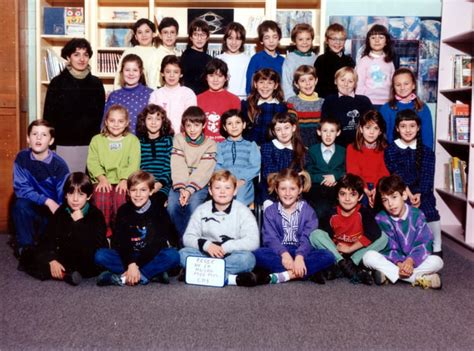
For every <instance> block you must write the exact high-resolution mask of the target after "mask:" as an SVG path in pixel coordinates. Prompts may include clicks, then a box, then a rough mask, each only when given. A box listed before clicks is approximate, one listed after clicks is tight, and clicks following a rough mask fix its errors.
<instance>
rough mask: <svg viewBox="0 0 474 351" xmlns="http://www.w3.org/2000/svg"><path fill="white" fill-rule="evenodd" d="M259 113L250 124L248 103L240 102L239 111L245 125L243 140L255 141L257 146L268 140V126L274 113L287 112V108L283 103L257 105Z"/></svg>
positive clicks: (245, 101)
mask: <svg viewBox="0 0 474 351" xmlns="http://www.w3.org/2000/svg"><path fill="white" fill-rule="evenodd" d="M258 108H259V109H260V113H258V115H257V116H256V118H255V119H254V121H253V122H251V120H250V118H249V116H248V102H247V100H242V102H241V111H242V115H243V116H244V118H245V121H246V123H247V128H246V129H245V130H244V138H245V139H247V140H250V141H255V142H256V143H257V145H259V146H260V145H262V144H263V143H265V142H266V141H268V140H269V137H268V126H269V125H270V122H271V121H272V119H273V116H274V115H275V113H278V112H287V111H288V108H287V107H286V104H285V103H283V102H280V103H277V104H275V103H268V102H264V103H263V104H260V105H258Z"/></svg>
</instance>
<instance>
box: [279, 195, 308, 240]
mask: <svg viewBox="0 0 474 351" xmlns="http://www.w3.org/2000/svg"><path fill="white" fill-rule="evenodd" d="M302 207H303V202H302V201H298V203H297V204H296V209H295V211H293V213H291V214H288V213H287V212H286V211H285V210H284V209H283V206H282V205H281V203H280V202H278V212H279V213H280V215H281V222H282V225H283V242H282V244H283V245H298V243H299V241H298V237H297V235H296V232H297V231H298V223H299V217H300V213H301V208H302Z"/></svg>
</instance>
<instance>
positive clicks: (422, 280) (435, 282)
mask: <svg viewBox="0 0 474 351" xmlns="http://www.w3.org/2000/svg"><path fill="white" fill-rule="evenodd" d="M417 285H418V286H421V287H422V288H423V289H441V287H442V284H441V277H440V276H439V274H438V273H432V274H424V275H422V276H419V277H417V278H416V280H415V283H414V284H413V286H417Z"/></svg>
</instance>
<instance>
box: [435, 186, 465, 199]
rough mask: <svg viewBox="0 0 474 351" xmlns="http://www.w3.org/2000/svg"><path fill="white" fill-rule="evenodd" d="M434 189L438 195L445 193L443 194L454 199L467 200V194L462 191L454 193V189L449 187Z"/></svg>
mask: <svg viewBox="0 0 474 351" xmlns="http://www.w3.org/2000/svg"><path fill="white" fill-rule="evenodd" d="M436 191H437V192H438V193H439V194H440V195H445V196H449V197H451V198H453V199H455V200H458V201H463V202H466V201H467V196H466V194H464V193H455V192H454V191H451V190H449V189H444V188H439V189H436Z"/></svg>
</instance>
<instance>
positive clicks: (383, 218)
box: [363, 174, 443, 289]
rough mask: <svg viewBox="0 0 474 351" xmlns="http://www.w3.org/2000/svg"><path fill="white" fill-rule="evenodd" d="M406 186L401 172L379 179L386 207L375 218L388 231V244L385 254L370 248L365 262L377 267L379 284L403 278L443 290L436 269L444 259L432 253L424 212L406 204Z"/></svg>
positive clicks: (430, 237) (381, 199) (431, 237)
mask: <svg viewBox="0 0 474 351" xmlns="http://www.w3.org/2000/svg"><path fill="white" fill-rule="evenodd" d="M405 189H406V186H405V183H404V182H403V180H402V179H401V178H400V177H399V176H398V175H395V174H393V175H391V176H388V177H383V178H382V179H380V181H379V184H378V185H377V197H378V198H379V200H380V201H381V202H382V205H383V207H384V209H385V210H383V211H381V212H379V214H377V216H376V217H375V219H376V220H377V223H378V224H379V226H380V227H381V228H382V230H383V231H384V233H386V234H387V236H388V245H387V248H386V250H384V251H382V253H380V252H376V251H368V252H367V253H366V254H365V255H364V258H363V261H364V265H366V266H367V267H369V268H371V269H374V270H375V272H374V280H375V284H377V285H381V284H383V283H384V282H385V281H386V280H387V278H388V279H389V280H390V281H391V282H392V283H395V282H396V281H397V280H398V279H401V280H404V281H406V282H409V283H412V284H413V285H420V286H421V287H423V288H425V289H426V288H432V289H440V288H441V278H440V276H439V274H438V273H437V272H438V271H440V270H441V268H443V260H442V259H441V257H439V256H436V255H433V234H432V233H431V230H430V228H429V226H428V225H427V223H426V219H425V216H424V214H423V212H422V211H421V210H420V209H418V208H415V207H412V206H410V205H408V204H407V203H406V200H407V193H406V190H405Z"/></svg>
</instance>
